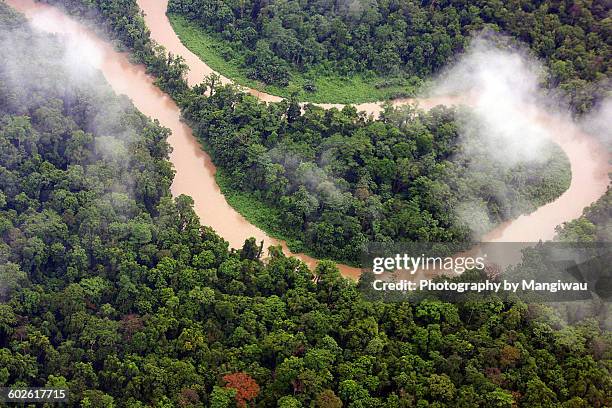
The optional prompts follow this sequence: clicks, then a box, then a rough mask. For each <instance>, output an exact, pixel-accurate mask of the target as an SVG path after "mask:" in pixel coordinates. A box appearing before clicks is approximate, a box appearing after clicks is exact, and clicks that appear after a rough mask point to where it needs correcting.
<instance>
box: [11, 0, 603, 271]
mask: <svg viewBox="0 0 612 408" xmlns="http://www.w3.org/2000/svg"><path fill="white" fill-rule="evenodd" d="M5 1H6V3H7V4H9V5H10V6H12V7H14V8H15V9H17V10H19V11H21V12H22V13H24V14H25V15H26V16H27V17H28V18H29V19H30V20H31V22H32V24H33V25H34V26H35V27H37V28H39V29H41V30H44V31H47V32H51V33H58V34H62V35H66V36H67V37H68V38H69V39H70V40H71V41H78V42H80V44H81V45H82V46H85V47H87V49H89V50H92V51H93V52H95V53H96V54H97V56H98V58H94V59H92V61H90V63H92V64H94V65H95V66H96V67H97V68H99V69H100V70H101V71H102V73H103V75H104V77H105V78H106V80H107V81H108V82H109V84H110V85H111V87H112V88H113V90H114V91H115V92H116V93H118V94H125V95H127V96H128V97H129V98H130V99H131V100H132V101H133V103H134V105H135V106H136V107H137V108H138V109H139V110H140V111H141V112H143V113H144V114H145V115H147V116H150V117H152V118H154V119H157V120H159V122H160V123H161V125H163V126H165V127H167V128H169V129H170V130H171V131H172V135H171V136H170V137H169V139H168V142H169V143H170V145H171V146H172V149H173V151H172V153H171V155H170V160H171V162H172V163H173V165H174V168H175V170H176V175H175V177H174V182H173V184H172V188H171V189H172V193H173V194H174V195H180V194H186V195H189V196H191V197H192V198H193V200H194V203H195V211H196V213H197V214H198V216H199V217H200V220H201V221H202V223H203V224H205V225H209V226H211V227H212V228H213V229H214V230H215V231H217V233H219V234H220V235H221V236H222V237H223V238H224V239H226V240H227V241H228V242H229V243H230V245H231V246H232V247H237V248H240V247H241V246H242V244H243V243H244V239H245V238H246V237H255V238H256V239H257V241H258V242H259V241H261V240H263V241H264V242H265V246H266V247H267V246H269V245H278V244H280V245H282V246H283V248H284V250H285V252H286V253H289V254H291V252H290V251H288V249H287V246H286V245H285V243H284V242H280V241H278V240H276V239H274V238H271V237H270V236H268V235H267V234H266V233H265V232H263V231H262V230H260V229H259V228H257V227H256V226H254V225H252V224H250V223H249V222H248V221H247V220H246V219H245V218H244V217H243V216H242V215H240V214H239V213H238V212H236V211H235V210H234V209H233V208H232V207H231V206H230V205H229V204H228V203H227V201H226V200H225V197H224V196H223V194H222V193H221V191H220V189H219V186H218V185H217V184H216V182H215V172H216V169H215V166H214V164H213V163H212V161H211V159H210V157H209V156H208V154H207V153H206V152H204V151H203V150H202V148H201V146H200V144H199V142H198V141H197V140H196V138H195V137H194V136H193V134H192V131H191V129H190V128H189V127H188V126H186V125H185V124H184V123H183V122H181V119H180V110H179V108H178V107H177V106H176V104H175V103H174V101H173V100H172V99H171V98H170V97H168V96H167V95H166V94H165V93H163V92H162V91H160V90H159V89H158V88H157V87H156V86H155V85H154V78H153V77H151V76H150V75H148V74H147V73H146V70H145V67H144V66H142V65H135V64H132V63H131V62H130V61H129V59H128V55H127V54H126V53H122V52H118V51H116V50H115V49H114V47H113V46H112V44H111V43H110V42H109V41H106V40H104V39H102V38H101V37H100V36H99V35H97V34H96V33H95V32H93V31H92V30H91V29H89V28H87V27H86V26H85V25H83V24H81V23H80V22H78V21H76V20H75V19H74V18H72V17H70V16H68V15H66V14H65V13H63V12H62V11H60V10H59V9H57V8H55V7H53V6H50V5H47V4H43V3H35V2H34V0H5ZM138 4H139V5H140V7H141V9H142V10H143V11H144V13H145V21H146V23H147V26H148V27H149V28H150V30H151V36H152V38H153V39H154V40H155V41H157V42H158V43H159V44H162V45H164V46H165V47H166V48H167V49H168V50H169V51H170V52H172V53H173V54H175V55H180V56H182V57H183V58H184V59H185V61H186V63H187V64H188V65H189V68H190V71H189V73H188V76H187V80H188V82H189V84H190V85H195V84H197V83H199V82H201V81H202V79H203V77H204V76H206V75H208V74H210V73H212V72H214V71H213V70H212V69H211V68H210V67H208V66H207V65H206V64H205V63H204V62H203V61H201V60H200V59H199V58H198V57H197V56H196V55H194V54H193V53H192V52H190V51H189V50H188V49H187V48H186V47H185V46H183V44H182V43H181V42H180V40H179V38H178V37H177V35H176V34H175V33H174V30H173V29H172V27H171V25H170V23H169V21H168V19H167V17H166V14H165V12H166V7H167V1H166V0H138ZM221 80H222V82H224V83H229V82H231V81H230V80H229V79H228V78H225V77H221ZM246 91H248V92H249V93H251V94H253V95H255V96H257V97H258V98H259V99H260V100H262V101H267V102H275V101H279V100H280V99H281V98H280V97H278V96H274V95H269V94H266V93H263V92H260V91H257V90H254V89H246ZM474 98H475V97H474V96H473V95H472V96H470V97H463V98H458V97H436V98H428V99H402V100H396V101H394V104H397V105H400V104H406V103H417V104H418V105H419V106H420V107H421V108H423V109H429V108H431V107H433V106H436V105H439V104H443V105H455V104H460V103H461V104H473V103H474V102H473V100H474ZM320 106H323V107H325V108H329V107H332V106H333V107H341V105H337V104H323V105H320ZM357 109H358V110H361V111H365V112H367V113H370V114H372V115H375V116H376V115H378V114H379V112H380V111H381V110H382V106H381V104H380V103H366V104H360V105H357ZM525 114H526V115H530V117H531V119H532V120H533V121H534V122H535V123H538V124H539V126H542V127H544V128H546V130H547V131H548V132H547V133H548V134H549V135H550V137H551V138H552V139H553V140H554V141H555V142H556V143H557V144H558V145H559V146H560V147H561V148H562V149H563V151H564V152H565V153H566V155H567V157H568V158H569V161H570V165H571V170H572V181H571V185H570V187H569V188H568V190H567V191H565V192H564V193H563V194H562V195H561V196H560V197H558V198H557V199H556V200H555V201H553V202H551V203H549V204H546V205H544V206H542V207H540V208H538V209H537V210H536V211H534V212H532V213H530V214H528V215H523V216H520V217H519V218H517V219H515V220H512V221H508V222H506V223H504V224H502V225H500V226H499V227H497V228H495V229H494V230H493V231H491V232H490V233H488V234H487V235H486V236H485V237H483V241H499V242H533V241H538V240H548V239H551V238H553V236H554V233H555V227H556V226H557V225H559V224H561V223H563V222H565V221H569V220H572V219H574V218H576V217H578V216H580V214H581V213H582V210H583V209H584V207H586V206H588V205H589V204H591V203H592V202H594V201H596V200H597V199H598V198H599V197H600V196H601V195H602V194H603V193H604V192H605V191H606V188H607V186H608V172H609V171H610V169H611V168H610V165H609V162H608V160H609V154H608V151H607V149H606V148H605V147H604V146H603V145H602V144H601V143H600V142H599V141H598V140H597V139H596V138H595V137H593V136H591V135H589V134H586V133H584V132H582V131H581V130H580V129H579V128H578V127H577V126H576V125H575V124H574V123H572V122H571V121H570V120H567V119H563V118H560V117H557V116H553V115H551V114H548V113H546V112H544V111H542V110H541V109H538V108H537V107H536V106H529V107H526V109H525ZM292 255H295V256H297V257H299V258H300V259H302V260H303V261H304V262H306V263H307V264H308V265H309V266H311V267H312V266H314V265H315V264H316V262H317V261H316V260H315V259H313V258H311V257H309V256H307V255H304V254H292ZM339 268H340V270H341V272H342V273H343V275H345V276H349V277H352V278H357V277H358V276H359V273H360V269H358V268H353V267H349V266H347V265H339Z"/></svg>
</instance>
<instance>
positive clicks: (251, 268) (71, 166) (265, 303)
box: [0, 3, 612, 407]
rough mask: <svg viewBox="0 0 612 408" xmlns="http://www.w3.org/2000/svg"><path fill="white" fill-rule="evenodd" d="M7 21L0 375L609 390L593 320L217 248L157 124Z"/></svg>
mask: <svg viewBox="0 0 612 408" xmlns="http://www.w3.org/2000/svg"><path fill="white" fill-rule="evenodd" d="M0 21H8V24H6V25H5V27H9V32H10V34H11V37H10V38H11V40H12V42H11V45H12V47H3V48H1V49H0V55H1V56H2V58H1V59H0V61H2V63H1V64H0V192H1V193H2V197H3V201H4V202H3V204H2V206H0V265H1V266H2V268H1V269H0V273H1V275H0V277H1V278H2V280H1V281H0V282H2V284H4V282H9V285H8V286H7V289H6V290H5V289H3V292H2V296H3V297H2V299H0V384H1V385H3V386H40V387H43V386H48V387H66V388H68V389H69V391H70V401H69V405H70V406H85V407H94V406H95V407H98V406H101V407H102V406H104V407H112V406H118V407H119V406H121V407H123V406H129V407H145V406H155V407H174V406H197V407H201V406H210V407H233V406H235V405H236V401H237V400H236V389H234V388H226V387H225V385H226V384H223V383H222V379H223V378H224V377H225V378H227V375H228V374H232V373H246V374H248V376H249V378H251V379H252V380H253V381H254V383H251V382H250V381H249V384H250V387H249V389H251V390H253V389H257V388H258V387H259V388H258V389H259V393H258V394H257V397H256V399H255V401H254V404H255V405H256V406H271V407H274V406H282V407H300V406H303V407H310V406H315V407H317V406H318V407H340V406H353V407H412V406H437V407H445V406H446V407H489V406H498V407H509V406H514V405H516V406H525V407H527V406H538V404H539V405H540V406H564V407H580V406H588V407H602V406H609V405H610V401H611V398H612V381H611V380H610V378H611V376H610V371H609V367H610V352H609V351H610V347H611V346H612V342H611V338H610V335H609V332H607V331H605V330H604V329H602V327H600V325H599V324H598V322H596V321H595V320H593V319H588V318H582V319H581V322H580V323H579V324H577V325H574V326H569V327H566V328H563V327H562V326H561V325H559V321H558V320H557V319H556V318H555V315H554V314H553V313H552V312H551V311H549V310H547V309H546V308H543V307H538V306H537V305H531V306H529V307H527V306H526V305H523V304H521V303H502V302H492V303H476V302H472V303H464V304H458V305H451V304H445V303H441V302H434V301H429V302H425V303H423V304H420V305H412V304H408V303H388V304H387V303H379V302H372V301H368V300H366V299H364V297H363V296H362V295H361V293H360V292H359V291H358V290H357V286H356V284H355V283H354V282H351V281H349V280H346V279H344V278H342V277H341V276H340V273H339V271H338V270H337V268H336V267H335V266H334V264H333V263H332V262H329V261H326V262H321V264H320V265H319V266H318V267H317V269H316V270H315V271H314V274H315V276H314V279H313V274H312V273H311V271H309V270H308V268H307V266H306V265H305V264H304V263H303V262H301V261H299V260H298V259H295V258H287V257H285V256H284V255H283V254H282V252H280V251H279V250H278V248H271V251H270V253H271V255H270V256H269V257H268V258H267V259H266V260H265V262H263V261H261V260H259V259H258V257H259V248H258V246H257V243H256V242H254V241H253V240H248V241H247V242H246V243H245V246H244V247H243V249H242V250H238V251H237V250H229V249H228V244H227V242H225V241H224V240H223V239H221V238H220V237H219V236H217V235H216V234H215V233H214V231H212V230H210V229H209V228H206V227H202V226H201V225H200V223H199V220H198V218H197V216H196V215H195V213H194V210H193V200H192V199H191V198H189V197H185V196H180V197H176V198H172V197H171V194H170V190H169V188H170V183H171V181H172V171H171V167H170V165H169V162H168V155H169V148H168V144H167V143H166V138H167V136H168V131H167V130H166V129H163V128H161V127H160V126H159V125H157V124H155V123H153V122H151V121H150V120H148V119H146V118H145V117H144V116H143V115H141V114H140V113H138V112H137V111H136V110H135V109H134V108H133V106H132V105H131V104H130V103H128V102H126V100H125V99H121V98H117V97H115V96H114V95H113V94H112V93H110V91H109V88H108V86H107V85H105V84H104V83H102V82H100V81H101V80H100V77H99V76H95V77H92V78H90V79H89V80H88V81H79V82H72V81H71V80H70V76H69V74H68V72H67V71H70V70H66V67H65V66H64V65H63V64H62V63H61V60H62V58H61V56H63V55H65V54H64V51H65V50H64V49H63V48H62V47H61V46H59V44H58V42H57V41H58V40H57V38H55V37H53V38H52V39H51V40H49V39H45V38H43V37H42V36H41V35H40V34H36V33H34V32H32V31H30V29H29V28H27V27H23V26H22V25H23V23H22V22H21V20H19V19H15V17H14V16H13V15H12V14H11V13H9V12H8V11H7V8H6V6H5V5H4V4H3V3H0ZM10 27H12V28H10ZM7 35H8V34H7V32H6V31H0V37H1V38H0V40H1V42H2V43H6V40H7ZM15 54H16V55H19V56H20V57H21V58H15ZM7 61H10V62H11V64H6V63H5V62H7ZM9 66H10V67H13V68H14V69H10V70H9V69H7V67H9ZM217 92H219V93H223V92H227V91H226V90H224V89H223V88H220V89H218V91H217ZM249 106H251V107H252V108H253V109H263V108H262V107H261V106H258V105H256V104H252V103H251V105H249ZM237 107H240V108H241V109H243V108H246V107H248V106H240V104H238V105H237ZM270 109H278V107H274V106H273V107H271V108H270ZM203 112H205V111H203ZM238 113H239V112H238ZM315 113H316V112H315ZM317 114H318V115H320V113H317ZM331 114H333V115H337V116H338V117H337V118H336V119H334V120H333V121H332V122H331V123H332V124H333V125H334V126H335V127H337V128H342V126H347V127H351V126H354V124H353V123H352V122H351V121H350V120H346V117H345V116H343V115H339V113H338V112H335V111H332V113H331ZM245 117H246V118H252V116H245V115H242V116H240V115H238V114H236V115H235V116H231V118H232V119H233V120H238V121H239V120H240V119H241V118H245ZM349 117H350V116H349ZM223 118H224V116H223V115H220V119H223ZM296 120H297V121H298V122H299V121H301V120H302V119H300V118H296ZM319 120H321V121H324V120H325V118H324V117H323V118H319ZM264 123H265V122H264ZM377 126H382V128H383V129H386V128H385V124H384V123H382V124H378V125H377ZM390 129H391V130H388V131H394V130H393V128H392V127H391V128H390ZM341 132H342V130H341V129H339V130H337V131H334V133H340V134H341ZM421 133H422V132H421ZM421 133H419V135H421ZM278 134H279V133H278V132H277V135H278ZM238 135H239V137H248V133H243V134H240V133H238ZM314 135H315V137H316V133H314ZM271 137H272V136H271ZM362 139H363V138H362ZM417 140H418V141H419V142H418V143H417V142H416V141H415V144H416V145H418V146H420V147H419V148H420V149H422V150H423V152H421V153H425V151H429V150H430V149H434V150H435V149H437V147H436V146H437V145H436V138H433V139H431V138H428V137H426V136H422V135H421V137H418V138H417ZM429 142H431V143H429ZM349 145H350V144H349ZM110 147H112V149H110ZM353 147H359V145H357V146H353ZM402 148H404V149H405V148H406V147H405V146H404V147H402ZM350 151H351V152H360V151H363V150H362V149H353V150H350ZM260 152H261V149H260V148H254V149H253V150H251V151H249V150H248V149H247V150H245V151H243V153H245V154H247V156H245V157H246V159H248V160H251V162H253V161H254V160H256V159H257V157H258V154H259V153H260ZM305 152H308V150H307V149H306V150H305ZM248 153H250V154H251V155H250V156H249V155H248ZM264 163H265V162H264ZM269 167H270V168H271V169H272V170H271V173H270V174H267V176H269V177H272V176H277V175H278V174H277V173H276V172H277V170H280V169H279V168H278V167H274V166H273V165H271V166H269ZM275 169H277V170H275ZM302 171H303V172H304V173H306V174H308V173H307V172H308V171H313V172H316V170H314V168H313V167H312V166H310V167H305V168H304V169H303V170H302ZM315 174H316V173H315ZM259 176H260V175H259ZM381 177H382V176H381ZM261 180H263V181H265V180H266V178H265V177H264V178H263V179H259V181H261ZM275 180H276V181H277V182H278V179H275ZM364 188H365V187H364ZM307 191H308V190H307V189H306V191H304V190H301V191H299V193H298V194H297V196H296V209H299V210H300V211H301V213H300V214H301V215H302V216H308V214H310V213H311V209H312V207H314V204H315V201H314V200H312V199H311V198H309V196H308V195H307V194H306V192H307ZM317 200H318V199H317ZM581 317H582V316H581ZM516 350H518V352H517V351H516ZM254 384H257V387H256V386H255V385H254ZM252 394H253V393H251V394H249V395H252Z"/></svg>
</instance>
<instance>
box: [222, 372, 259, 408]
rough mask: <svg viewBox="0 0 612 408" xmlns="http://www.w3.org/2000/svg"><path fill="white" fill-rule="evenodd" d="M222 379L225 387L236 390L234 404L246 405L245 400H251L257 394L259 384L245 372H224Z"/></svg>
mask: <svg viewBox="0 0 612 408" xmlns="http://www.w3.org/2000/svg"><path fill="white" fill-rule="evenodd" d="M223 381H225V388H233V389H235V390H236V405H238V406H239V407H246V405H247V402H248V401H252V400H253V399H255V397H257V395H258V394H259V385H258V384H257V383H256V382H255V380H254V379H253V378H252V377H251V376H250V375H248V374H247V373H243V372H238V373H232V374H226V375H225V376H224V377H223Z"/></svg>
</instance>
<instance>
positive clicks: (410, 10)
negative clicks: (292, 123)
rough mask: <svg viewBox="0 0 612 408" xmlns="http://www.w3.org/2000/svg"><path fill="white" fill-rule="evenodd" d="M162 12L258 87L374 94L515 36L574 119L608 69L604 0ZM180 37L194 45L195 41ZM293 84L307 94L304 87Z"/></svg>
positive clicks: (173, 1) (229, 6)
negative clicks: (212, 42) (340, 86)
mask: <svg viewBox="0 0 612 408" xmlns="http://www.w3.org/2000/svg"><path fill="white" fill-rule="evenodd" d="M168 11H169V12H170V13H173V14H177V15H180V16H182V17H185V18H187V19H188V20H189V21H192V22H195V23H196V24H197V25H198V26H199V27H200V28H201V29H202V30H204V31H206V32H208V33H212V34H213V35H214V36H215V38H216V39H217V41H221V42H222V43H223V44H224V46H225V47H226V49H225V51H223V52H224V54H223V55H225V56H226V58H227V59H228V60H237V61H238V64H240V65H242V66H243V68H244V70H245V71H246V73H247V75H248V76H249V77H250V78H253V79H257V80H260V81H263V82H265V83H268V84H280V85H286V84H288V83H289V82H290V81H291V73H292V72H295V71H297V72H299V73H300V75H302V74H303V73H307V72H309V71H312V72H313V75H312V76H313V78H314V77H316V76H317V75H326V73H328V72H335V73H337V74H339V75H342V76H346V77H348V78H350V77H351V76H353V75H356V74H363V73H373V74H375V75H377V76H382V77H388V78H389V80H388V81H387V83H385V82H384V81H383V82H380V83H379V86H381V87H384V86H385V85H387V86H393V85H395V84H396V83H397V81H400V82H401V79H402V78H403V79H410V78H421V79H425V78H428V77H430V76H431V75H432V74H433V73H436V72H439V70H440V69H441V68H442V67H444V66H445V65H447V64H448V63H449V62H451V61H452V60H453V59H454V58H455V56H456V55H457V54H458V53H460V52H461V51H463V50H464V49H465V47H466V46H467V44H468V43H469V41H470V38H471V36H472V35H474V34H475V33H479V32H481V31H483V30H485V31H489V32H501V33H504V34H507V35H509V36H510V37H512V38H516V39H518V40H520V41H521V42H523V43H526V44H527V45H528V46H529V47H530V48H531V49H532V50H533V52H534V54H536V55H537V56H539V57H540V58H542V59H544V60H545V61H547V63H548V66H549V68H550V71H551V72H550V77H549V78H548V80H547V82H548V85H549V86H550V87H559V88H560V89H562V90H563V91H565V92H566V93H567V94H568V96H569V99H570V102H571V104H572V106H573V107H574V109H575V110H576V111H577V112H579V113H581V112H584V111H586V110H588V109H589V108H590V107H591V106H592V103H593V100H594V98H596V97H597V95H598V94H597V92H598V90H599V89H598V88H599V87H598V83H600V82H601V83H603V82H604V81H606V80H607V79H608V77H609V73H610V69H611V66H612V65H610V61H611V60H612V53H611V48H610V41H611V40H610V38H612V32H611V31H610V14H609V5H607V4H606V1H605V0H593V1H561V0H546V1H504V2H502V1H499V0H480V1H475V2H467V1H463V0H461V1H457V0H446V1H439V0H433V1H396V0H390V1H367V0H349V1H298V0H283V1H269V2H264V1H260V0H250V1H249V0H241V1H230V2H228V1H220V0H170V2H169V7H168ZM171 17H172V15H171ZM173 21H174V20H173ZM181 23H183V24H182V25H184V22H183V21H182V20H177V21H176V22H175V27H176V26H177V25H181ZM178 28H181V27H178ZM182 31H184V30H179V31H178V32H179V34H182ZM181 38H182V39H183V41H185V42H186V44H187V45H188V46H190V47H196V46H197V44H195V43H194V42H196V41H197V38H193V39H191V38H189V37H187V36H186V35H182V36H181ZM192 43H193V44H192ZM205 60H206V59H205ZM306 77H308V75H306ZM372 81H374V82H377V81H376V79H375V78H372ZM408 82H410V81H408ZM413 82H414V81H413ZM303 85H304V87H305V90H307V91H314V89H312V87H313V84H312V83H309V82H306V83H305V84H303ZM600 95H601V94H600ZM305 97H306V98H308V95H306V96H305Z"/></svg>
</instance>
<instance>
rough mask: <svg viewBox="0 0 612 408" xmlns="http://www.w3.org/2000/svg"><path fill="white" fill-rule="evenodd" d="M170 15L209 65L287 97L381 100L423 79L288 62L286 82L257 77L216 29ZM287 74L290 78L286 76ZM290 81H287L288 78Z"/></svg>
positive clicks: (182, 36) (321, 100) (179, 32)
mask: <svg viewBox="0 0 612 408" xmlns="http://www.w3.org/2000/svg"><path fill="white" fill-rule="evenodd" d="M168 18H169V19H170V23H171V24H172V27H173V28H174V31H175V32H176V33H177V35H178V36H179V38H180V39H181V41H182V42H183V43H184V44H185V46H186V47H187V48H189V50H190V51H191V52H193V53H194V54H196V55H197V56H199V57H200V58H201V59H202V61H204V62H206V64H207V65H208V66H210V67H211V68H212V69H214V70H215V71H217V72H220V73H222V74H223V75H224V76H226V77H228V78H231V79H232V80H233V81H235V82H236V83H238V84H240V85H244V86H248V87H251V88H255V89H259V90H261V91H264V92H267V93H270V94H272V95H278V96H282V97H285V98H289V97H291V95H292V94H294V93H295V92H298V93H299V97H300V99H302V100H306V101H309V102H313V103H360V102H369V101H381V100H385V99H390V98H395V97H405V96H412V95H414V94H415V93H416V90H417V88H418V87H419V86H420V85H421V83H422V81H421V79H419V78H418V77H409V78H404V77H402V76H398V77H393V78H391V77H380V76H378V75H376V74H374V73H355V74H353V75H350V76H346V75H342V74H340V73H338V72H335V71H333V70H328V69H326V68H325V67H323V66H315V67H311V68H309V69H308V70H306V71H304V72H303V71H302V70H298V69H296V68H295V67H292V66H290V65H289V66H287V64H286V63H284V65H285V66H287V68H286V69H287V73H286V74H285V77H286V78H285V81H283V82H284V83H287V85H286V86H282V85H281V84H280V83H279V81H273V82H271V83H266V82H265V81H262V80H261V79H259V78H258V77H257V74H258V73H257V72H256V71H254V69H253V68H250V67H251V64H252V63H249V64H246V59H245V56H244V54H243V53H241V52H239V51H236V50H235V49H233V48H232V46H231V44H229V43H227V42H225V41H223V40H221V39H219V38H218V36H216V35H215V34H214V33H209V32H208V31H206V30H202V29H200V28H199V27H198V25H197V23H194V22H192V21H190V20H188V19H187V18H185V17H184V16H182V15H180V14H176V13H169V14H168ZM287 78H288V80H287ZM287 81H288V82H287Z"/></svg>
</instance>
